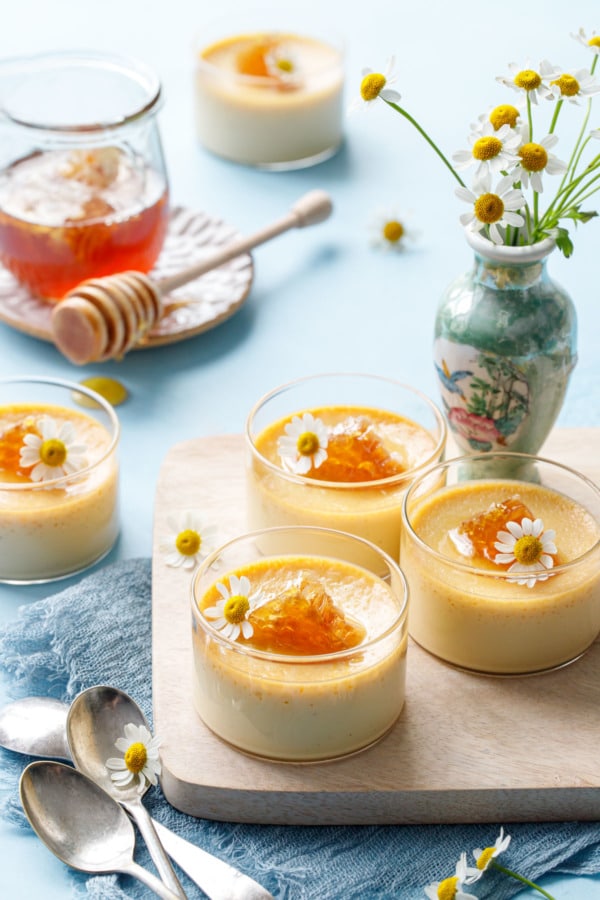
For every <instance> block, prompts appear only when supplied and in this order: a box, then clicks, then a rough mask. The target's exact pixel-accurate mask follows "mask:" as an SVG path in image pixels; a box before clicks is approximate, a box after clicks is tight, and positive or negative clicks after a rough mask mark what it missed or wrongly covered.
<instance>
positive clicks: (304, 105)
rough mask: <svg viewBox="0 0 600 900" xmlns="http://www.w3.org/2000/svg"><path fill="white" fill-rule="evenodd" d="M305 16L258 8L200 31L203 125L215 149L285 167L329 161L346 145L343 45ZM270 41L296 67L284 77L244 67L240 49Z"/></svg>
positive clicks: (201, 131)
mask: <svg viewBox="0 0 600 900" xmlns="http://www.w3.org/2000/svg"><path fill="white" fill-rule="evenodd" d="M304 19H305V16H303V15H301V14H300V13H298V14H296V15H294V14H293V13H291V12H290V11H289V10H283V11H282V10H281V9H275V8H273V9H271V10H263V11H261V10H258V11H257V10H253V12H252V13H251V14H248V15H246V16H245V17H238V18H237V19H236V18H232V17H231V16H228V17H226V18H223V19H221V20H220V21H217V22H214V23H213V24H212V25H210V26H207V27H206V28H204V29H203V30H202V32H201V33H200V34H199V35H198V39H197V50H196V67H195V112H196V126H197V133H198V138H199V140H200V142H201V144H202V145H203V146H204V147H205V148H206V149H207V150H210V151H211V152H212V153H215V154H216V155H217V156H221V157H224V158H225V159H229V160H231V161H233V162H237V163H242V164H245V165H250V166H256V167H259V168H263V169H274V170H278V169H279V170H285V169H298V168H304V167H306V166H311V165H315V164H316V163H320V162H323V161H324V160H326V159H328V158H329V157H331V156H332V155H333V154H334V153H335V152H336V151H337V150H338V149H339V147H340V145H341V143H342V138H343V119H344V111H343V97H342V95H343V83H344V70H343V65H344V56H343V47H342V44H341V41H340V40H339V38H337V36H335V35H334V34H333V33H332V31H331V29H330V28H329V27H327V26H319V24H318V23H315V21H314V20H313V21H310V22H307V23H306V25H305V24H304ZM269 41H271V42H273V41H274V42H275V45H274V46H276V47H278V48H280V51H279V52H280V53H281V54H283V56H284V57H285V58H286V62H291V63H292V65H293V66H294V71H293V72H291V73H288V74H287V76H286V77H283V78H280V77H278V76H277V75H275V76H272V75H269V74H268V73H265V74H252V75H250V74H242V73H240V72H239V71H238V70H237V68H236V65H237V63H236V60H237V58H238V56H239V54H240V51H242V52H243V50H244V48H246V49H247V48H248V47H250V46H251V45H255V46H259V45H260V44H265V42H269ZM275 70H276V71H277V67H276V66H275ZM280 74H281V73H280Z"/></svg>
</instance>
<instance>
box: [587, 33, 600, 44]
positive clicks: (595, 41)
mask: <svg viewBox="0 0 600 900" xmlns="http://www.w3.org/2000/svg"><path fill="white" fill-rule="evenodd" d="M588 47H600V34H595V35H594V36H593V37H591V38H590V39H589V41H588Z"/></svg>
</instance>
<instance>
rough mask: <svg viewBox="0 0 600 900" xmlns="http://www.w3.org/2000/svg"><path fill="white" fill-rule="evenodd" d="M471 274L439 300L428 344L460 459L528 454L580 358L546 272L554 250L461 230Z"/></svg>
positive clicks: (570, 315)
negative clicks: (470, 257)
mask: <svg viewBox="0 0 600 900" xmlns="http://www.w3.org/2000/svg"><path fill="white" fill-rule="evenodd" d="M467 241H468V242H469V244H470V245H471V247H472V248H473V249H474V251H475V263H474V266H473V269H472V270H471V271H470V272H468V273H467V274H465V275H462V276H461V277H460V278H458V279H456V280H455V281H454V282H452V284H451V285H450V286H449V287H448V289H447V290H446V292H445V294H444V296H443V297H442V300H441V302H440V305H439V308H438V312H437V316H436V323H435V342H434V362H435V367H436V370H437V373H438V377H439V382H440V390H441V396H442V402H443V405H444V411H445V414H446V417H447V419H448V423H449V425H450V429H451V431H452V433H453V436H454V439H455V442H456V443H457V444H458V446H459V447H460V449H461V450H462V451H463V452H465V453H473V452H482V451H483V452H488V451H494V450H499V449H510V450H511V451H515V452H517V451H518V452H521V453H531V454H535V453H537V451H538V450H539V449H540V447H541V446H542V444H543V443H544V441H545V439H546V437H547V436H548V434H549V432H550V430H551V429H552V426H553V425H554V422H555V421H556V418H557V416H558V414H559V412H560V410H561V407H562V404H563V401H564V398H565V393H566V390H567V385H568V383H569V377H570V375H571V372H572V370H573V368H574V366H575V363H576V361H577V352H576V339H577V319H576V312H575V308H574V305H573V302H572V300H571V299H570V297H569V296H568V294H567V293H566V292H565V291H564V290H563V289H562V288H561V287H560V286H559V285H557V284H556V283H555V282H553V281H552V280H551V279H550V278H549V276H548V274H547V272H546V261H547V257H548V256H549V255H550V254H551V253H552V251H553V250H554V248H555V244H554V242H553V241H552V240H550V239H546V240H544V241H540V242H539V243H537V244H532V245H529V246H524V247H507V246H503V245H501V246H497V245H494V244H492V243H491V242H490V241H488V240H486V239H485V238H483V237H481V236H480V235H476V234H469V233H467Z"/></svg>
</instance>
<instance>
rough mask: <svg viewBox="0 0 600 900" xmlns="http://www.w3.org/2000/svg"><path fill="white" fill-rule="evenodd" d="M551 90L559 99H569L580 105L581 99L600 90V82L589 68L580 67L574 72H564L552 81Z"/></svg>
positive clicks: (570, 101) (591, 95)
mask: <svg viewBox="0 0 600 900" xmlns="http://www.w3.org/2000/svg"><path fill="white" fill-rule="evenodd" d="M550 90H551V91H552V94H553V96H554V97H555V98H556V99H557V100H568V101H569V103H574V104H575V105H576V106H578V105H579V101H580V99H582V98H583V99H585V98H586V97H593V96H594V94H597V93H598V92H600V84H598V82H597V81H596V79H595V78H594V76H593V75H592V74H591V73H590V71H589V69H579V70H578V71H577V72H575V73H574V74H571V73H569V72H563V73H562V74H561V75H559V76H558V78H555V79H553V80H552V81H551V82H550Z"/></svg>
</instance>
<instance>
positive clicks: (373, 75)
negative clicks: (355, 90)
mask: <svg viewBox="0 0 600 900" xmlns="http://www.w3.org/2000/svg"><path fill="white" fill-rule="evenodd" d="M385 85H386V77H385V75H382V74H381V72H370V73H369V74H368V75H365V77H364V78H363V80H362V81H361V83H360V96H361V97H362V98H363V100H366V101H367V102H369V101H370V100H376V99H377V97H379V95H380V93H381V92H382V90H383V89H384V87H385Z"/></svg>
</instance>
